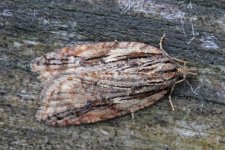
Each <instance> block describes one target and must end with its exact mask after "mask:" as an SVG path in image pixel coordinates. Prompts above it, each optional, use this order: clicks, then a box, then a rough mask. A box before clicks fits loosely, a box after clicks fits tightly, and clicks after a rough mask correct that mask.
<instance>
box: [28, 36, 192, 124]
mask: <svg viewBox="0 0 225 150" xmlns="http://www.w3.org/2000/svg"><path fill="white" fill-rule="evenodd" d="M162 39H163V38H162ZM162 39H161V41H160V49H158V48H156V47H153V46H151V45H147V44H144V43H139V42H116V41H115V42H100V43H94V44H83V45H76V46H71V47H65V48H63V49H61V50H58V51H56V52H51V53H48V54H45V55H43V56H41V57H39V58H37V59H36V60H35V61H33V63H32V65H31V67H32V71H34V72H38V73H40V76H39V79H40V80H41V82H42V84H43V87H44V88H43V90H42V93H41V96H40V100H41V107H40V109H39V110H38V111H37V114H36V119H37V120H38V121H42V122H45V123H46V124H48V125H51V126H67V125H78V124H83V123H94V122H97V121H102V120H107V119H111V118H115V117H118V116H122V115H125V114H129V113H133V112H135V111H137V110H140V109H143V108H145V107H148V106H150V105H152V104H154V103H155V102H156V101H158V100H159V99H161V98H162V97H163V96H164V95H165V94H166V93H168V92H170V93H171V92H172V91H173V89H174V86H175V85H176V84H177V83H179V82H182V81H184V80H185V79H186V75H187V74H195V73H194V71H195V69H194V68H188V67H186V62H185V61H182V60H179V59H176V58H172V57H170V56H169V55H168V54H167V53H166V52H165V51H164V50H163V49H162ZM169 100H170V104H171V106H172V109H174V108H173V105H172V103H171V94H170V95H169Z"/></svg>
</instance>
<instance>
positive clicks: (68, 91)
mask: <svg viewBox="0 0 225 150" xmlns="http://www.w3.org/2000/svg"><path fill="white" fill-rule="evenodd" d="M112 90H115V91H117V92H118V93H119V92H121V91H122V92H123V89H121V90H119V89H112V87H111V88H106V87H104V86H102V85H96V83H87V81H84V80H83V79H82V78H79V77H76V78H75V77H74V75H73V74H66V75H61V76H59V77H55V80H53V81H52V83H51V84H50V85H49V86H46V87H45V89H44V90H43V93H42V95H41V100H42V104H41V108H40V109H39V110H38V112H37V114H36V119H37V120H38V121H44V122H45V123H46V124H48V125H51V126H67V125H77V124H82V123H94V122H97V121H101V120H106V119H111V118H115V117H117V116H121V115H125V114H127V113H131V112H135V111H137V110H140V109H142V108H144V107H147V106H150V105H152V104H153V103H154V102H156V101H157V100H159V99H161V98H162V97H163V96H164V95H165V94H166V93H167V92H168V91H167V90H166V89H162V90H160V91H158V92H153V93H150V94H149V95H148V96H146V95H145V96H143V97H134V96H131V97H130V96H124V97H123V99H121V98H119V99H118V98H116V97H115V98H110V99H107V98H105V97H103V96H104V95H105V94H104V93H111V92H112Z"/></svg>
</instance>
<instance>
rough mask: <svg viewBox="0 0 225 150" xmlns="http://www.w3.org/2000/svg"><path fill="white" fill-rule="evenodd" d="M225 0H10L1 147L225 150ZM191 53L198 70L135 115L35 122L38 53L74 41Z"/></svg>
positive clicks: (6, 4)
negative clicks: (66, 123) (56, 124)
mask: <svg viewBox="0 0 225 150" xmlns="http://www.w3.org/2000/svg"><path fill="white" fill-rule="evenodd" d="M224 14H225V1H224V0H218V1H214V0H208V1H207V2H205V1H203V0H192V1H191V2H184V1H178V0H177V1H176V0H175V1H174V0H161V1H154V0H143V1H142V0H138V1H136V2H135V1H133V0H124V1H122V0H115V1H103V0H98V1H97V0H83V1H78V0H77V1H76V0H73V1H72V0H71V1H70V0H67V1H59V0H51V1H49V0H45V1H44V0H39V1H38V0H35V1H25V0H13V1H12V0H1V1H0V68H1V69H0V94H1V97H0V135H1V136H0V149H63V148H64V149H167V148H168V149H225V38H224V36H225V16H224ZM163 33H166V35H167V36H166V39H165V42H164V49H165V50H166V51H167V52H168V53H169V54H170V55H172V56H174V57H177V58H181V59H185V60H188V61H189V62H190V65H191V66H194V67H196V68H198V69H199V70H198V76H196V77H191V78H189V80H188V81H189V83H190V85H191V86H190V85H189V84H188V83H183V84H180V85H178V86H177V87H176V89H175V92H174V93H173V103H174V105H175V111H174V112H173V111H171V108H170V106H169V103H168V98H167V97H165V98H164V99H163V100H162V101H160V102H158V103H157V104H156V105H154V106H152V107H150V108H147V109H145V110H143V111H139V112H137V113H135V114H134V116H135V118H134V123H133V121H132V119H131V116H125V117H121V118H118V119H114V120H110V121H105V122H100V123H96V124H91V125H81V126H70V127H66V128H52V127H49V126H46V125H44V124H41V123H39V122H36V121H35V118H34V115H35V113H36V111H37V109H38V108H39V95H40V92H41V89H42V87H41V84H40V81H38V79H37V78H36V77H37V74H34V73H32V72H31V71H30V66H29V65H30V63H31V61H32V60H33V59H34V58H36V57H38V56H41V55H42V54H44V53H46V52H50V51H53V50H55V49H56V48H61V47H63V46H66V45H69V44H75V43H79V42H89V41H91V42H95V41H113V40H118V41H139V42H145V43H148V44H151V45H154V46H156V47H158V43H159V39H160V37H161V36H162V35H163Z"/></svg>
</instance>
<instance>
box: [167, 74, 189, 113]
mask: <svg viewBox="0 0 225 150" xmlns="http://www.w3.org/2000/svg"><path fill="white" fill-rule="evenodd" d="M185 80H186V76H184V77H183V79H181V80H179V81H177V82H175V83H174V84H173V86H172V88H171V90H170V94H169V102H170V106H171V108H172V111H174V106H173V102H172V98H171V95H172V93H173V90H174V88H175V85H176V84H178V83H181V82H184V81H185Z"/></svg>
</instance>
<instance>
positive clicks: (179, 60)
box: [159, 33, 187, 65]
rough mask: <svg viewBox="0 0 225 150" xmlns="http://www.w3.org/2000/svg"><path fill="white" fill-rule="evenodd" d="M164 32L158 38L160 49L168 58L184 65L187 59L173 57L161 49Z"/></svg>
mask: <svg viewBox="0 0 225 150" xmlns="http://www.w3.org/2000/svg"><path fill="white" fill-rule="evenodd" d="M165 36H166V34H165V33H164V34H163V36H162V37H161V39H160V43H159V47H160V49H161V50H162V52H163V53H164V54H165V55H166V56H167V57H169V58H171V59H173V60H175V61H178V62H180V63H183V64H184V65H185V64H187V61H184V60H181V59H177V58H174V57H171V56H170V55H169V54H167V53H166V51H165V50H164V49H163V40H164V38H165Z"/></svg>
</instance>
